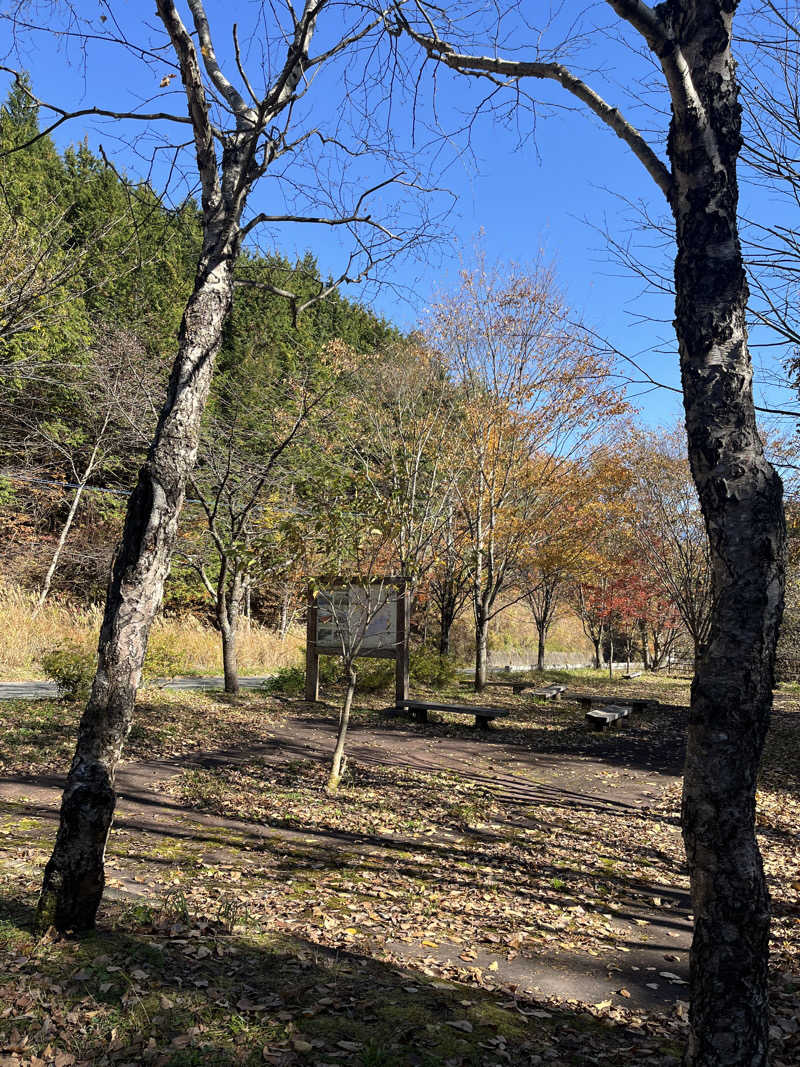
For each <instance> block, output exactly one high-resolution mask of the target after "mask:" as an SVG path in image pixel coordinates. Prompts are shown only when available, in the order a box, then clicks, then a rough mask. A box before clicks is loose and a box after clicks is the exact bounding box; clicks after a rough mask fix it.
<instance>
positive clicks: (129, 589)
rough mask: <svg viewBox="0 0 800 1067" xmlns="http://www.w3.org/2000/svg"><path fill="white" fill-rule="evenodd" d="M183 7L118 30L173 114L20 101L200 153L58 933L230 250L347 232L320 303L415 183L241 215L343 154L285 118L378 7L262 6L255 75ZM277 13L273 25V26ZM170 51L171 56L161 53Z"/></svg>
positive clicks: (60, 853)
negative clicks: (347, 251) (292, 232)
mask: <svg viewBox="0 0 800 1067" xmlns="http://www.w3.org/2000/svg"><path fill="white" fill-rule="evenodd" d="M186 8H187V9H188V16H189V23H188V24H187V23H186V22H185V21H184V18H183V16H182V15H181V13H180V11H179V5H178V3H175V2H173V0H156V12H157V15H158V18H159V20H160V22H161V24H162V25H163V29H164V31H165V33H166V39H164V37H163V35H162V36H161V37H160V38H159V39H157V40H156V41H155V42H153V44H152V46H150V45H148V47H141V46H138V45H136V44H135V43H133V42H131V41H129V40H128V39H126V38H125V37H124V35H123V38H122V40H121V42H120V43H121V44H122V46H123V47H125V48H127V49H128V50H129V51H131V52H133V53H134V54H136V55H137V56H140V57H141V61H142V63H144V64H150V65H154V64H155V65H156V67H158V66H159V65H160V66H161V68H162V69H163V66H164V64H170V66H169V67H168V69H167V72H166V73H164V76H163V77H162V79H161V83H160V85H161V87H162V88H164V89H166V90H169V86H170V83H171V81H172V80H173V78H175V77H176V76H178V75H179V77H180V82H181V84H182V86H183V92H182V95H183V97H184V106H185V111H184V112H183V113H172V112H169V111H166V110H162V109H161V108H156V110H153V111H150V112H148V111H146V110H145V109H144V108H142V107H141V106H137V107H134V108H133V109H132V110H127V111H126V110H114V109H113V108H108V107H98V106H94V105H92V106H87V107H85V108H80V109H76V110H73V111H68V110H67V109H65V108H64V107H63V106H62V105H61V103H55V102H47V101H44V100H39V99H35V100H33V98H32V102H33V103H35V104H36V105H37V106H38V107H39V109H40V111H41V112H42V113H43V114H44V113H47V114H49V115H50V116H51V118H52V121H51V122H50V125H49V126H48V127H47V129H46V130H45V131H43V133H49V132H52V130H53V129H55V128H57V127H59V126H60V125H62V124H63V123H64V122H67V121H69V120H71V119H72V120H74V119H78V118H82V117H83V118H89V117H106V118H112V119H115V120H117V121H118V122H130V123H134V122H142V123H145V124H146V126H147V130H148V132H149V131H151V130H155V129H161V128H163V127H165V126H168V127H170V128H172V129H177V130H180V131H181V132H182V133H185V134H187V135H188V137H189V138H190V139H191V144H192V147H193V149H194V154H195V158H196V168H197V170H196V173H197V176H198V179H199V189H200V214H201V221H202V245H201V249H200V253H199V257H198V261H197V270H196V274H195V280H194V287H193V291H192V293H191V295H190V296H189V299H188V302H187V304H186V308H185V310H184V313H183V318H182V321H181V326H180V331H179V337H178V347H177V353H176V356H175V360H174V363H173V367H172V373H171V376H170V381H169V386H168V390H167V396H166V399H165V401H164V405H163V407H162V409H161V413H160V416H159V419H158V423H157V427H156V430H155V434H154V437H153V440H152V443H151V445H150V448H149V451H148V455H147V459H146V461H145V463H144V465H143V466H142V468H141V470H140V471H139V475H138V479H137V482H136V485H135V488H134V490H133V492H132V494H131V496H130V498H129V503H128V509H127V514H126V519H125V525H124V530H123V534H122V540H121V542H120V545H119V548H118V550H117V553H116V556H115V560H114V565H113V571H112V576H111V579H110V583H109V587H108V593H107V598H106V605H105V611H104V616H103V622H102V626H101V631H100V639H99V645H98V662H97V672H96V674H95V678H94V682H93V685H92V691H91V696H90V698H89V702H88V704H87V707H86V710H85V712H84V714H83V717H82V719H81V723H80V727H79V731H78V742H77V747H76V751H75V756H74V758H73V761H72V766H71V768H70V772H69V776H68V779H67V784H66V788H65V791H64V795H63V799H62V805H61V815H60V823H59V829H58V835H57V839H56V843H55V848H54V851H53V854H52V856H51V858H50V860H49V862H48V863H47V866H46V868H45V873H44V882H43V887H42V892H41V896H40V900H39V906H38V913H37V925H38V927H39V928H47V927H48V926H50V925H55V926H56V927H57V928H58V929H59V930H66V929H72V930H85V929H88V928H91V927H92V926H93V925H94V923H95V917H96V913H97V908H98V906H99V904H100V900H101V897H102V893H103V887H104V881H105V879H104V853H105V846H106V840H107V837H108V833H109V829H110V826H111V820H112V816H113V812H114V806H115V802H116V795H115V791H114V775H115V771H116V767H117V765H118V762H119V759H120V756H121V753H122V749H123V745H124V743H125V739H126V737H127V735H128V733H129V731H130V728H131V724H132V715H133V706H134V701H135V697H136V690H137V687H138V685H139V682H140V679H141V671H142V664H143V661H144V656H145V652H146V648H147V639H148V634H149V630H150V626H151V624H152V621H153V618H154V616H155V613H156V611H157V610H158V607H159V605H160V603H161V600H162V595H163V587H164V581H165V578H166V576H167V572H168V569H169V565H170V559H171V556H172V551H173V548H174V543H175V538H176V532H177V525H178V516H179V514H180V511H181V507H182V505H183V501H184V496H185V489H186V483H187V479H188V477H189V475H190V473H191V470H192V468H193V466H194V461H195V455H196V450H197V444H198V434H199V429H200V420H201V416H202V413H203V409H204V406H205V402H206V399H207V396H208V391H209V386H210V383H211V377H212V373H213V368H214V361H215V357H216V355H217V353H218V351H219V348H220V343H221V340H222V330H223V326H224V323H225V321H226V318H227V316H228V314H229V311H230V308H231V303H232V300H233V292H234V281H235V278H234V273H235V265H236V261H237V258H238V256H239V252H240V250H241V247H242V243H243V242H244V241H245V240H246V239H247V238H248V237H249V236H250V235H251V234H252V233H253V231H254V230H255V229H256V227H260V226H265V227H270V226H274V225H276V224H277V223H278V222H280V221H281V220H287V219H290V220H291V221H292V222H294V223H296V224H298V225H302V224H320V225H327V226H330V227H337V228H339V227H341V228H342V230H343V231H346V230H350V231H351V232H352V234H353V237H354V238H355V240H356V249H357V252H356V253H354V254H353V256H352V257H351V258H350V261H349V263H348V264H347V266H346V267H345V268H344V270H343V271H342V272H341V275H340V276H339V277H338V278H333V279H332V280H331V282H330V283H326V284H325V285H320V287H319V292H318V293H317V294H316V295H315V299H321V298H323V297H324V296H325V294H326V292H329V291H330V290H331V287H332V286H335V284H336V283H337V281H338V282H341V281H344V280H346V279H352V278H353V277H358V276H361V275H363V272H364V271H366V270H368V269H370V268H372V267H374V265H375V263H376V261H379V260H380V259H382V258H385V257H386V256H388V255H389V254H391V252H392V251H393V250H394V249H395V248H396V247H397V245H398V244H399V243H400V242H399V241H398V239H397V238H398V235H397V234H395V233H394V232H393V231H392V230H390V229H389V228H388V227H387V226H386V225H385V224H383V223H381V222H379V221H378V220H377V219H375V218H373V216H372V210H373V207H372V205H373V201H374V199H375V198H376V197H377V196H378V195H379V194H382V195H383V194H386V190H387V188H388V187H389V186H391V185H392V184H400V183H401V182H402V183H403V185H404V187H406V188H407V187H409V186H411V185H413V176H410V175H408V174H407V173H404V174H402V175H401V174H400V173H399V172H398V171H393V172H390V173H388V174H387V176H386V177H385V178H384V179H383V180H381V181H380V182H379V183H378V184H377V186H375V187H372V188H362V189H361V191H360V193H355V194H353V193H352V190H351V189H350V187H348V186H346V185H345V183H344V182H343V181H342V182H340V183H339V184H338V186H336V189H335V190H332V188H331V187H330V185H329V184H327V183H323V182H321V181H320V176H319V175H318V184H317V186H316V189H314V188H312V189H311V193H313V192H315V191H316V192H318V193H319V195H318V197H317V204H318V205H319V204H321V203H324V202H325V201H326V199H327V201H328V203H330V202H331V198H332V196H333V195H334V193H336V192H339V191H340V192H342V201H343V202H342V203H341V204H340V207H341V210H340V211H338V212H337V211H331V212H327V211H325V210H319V209H318V210H313V209H311V208H309V209H306V210H301V209H300V208H299V207H298V206H297V205H299V204H301V203H305V204H307V205H310V202H311V199H313V197H312V196H311V194H309V195H305V194H306V193H307V191H308V187H307V186H306V187H305V189H304V187H303V185H302V183H301V182H299V181H298V182H297V183H296V184H295V185H294V186H293V188H292V195H291V196H289V195H288V193H287V195H286V196H280V195H278V199H279V200H280V205H279V207H278V208H277V210H275V209H273V210H270V209H267V210H258V211H256V212H252V211H251V212H250V213H249V216H247V215H246V210H247V207H248V200H249V197H250V195H251V192H252V191H253V189H254V187H255V186H256V185H257V183H258V182H259V181H260V180H261V179H262V178H264V176H265V175H267V174H268V173H269V174H270V175H271V176H274V177H275V178H276V180H277V179H279V178H282V177H285V176H286V175H287V174H289V173H291V167H290V166H289V164H290V162H294V161H296V160H298V159H299V160H305V159H308V158H314V153H315V146H316V148H319V146H320V145H321V146H323V148H324V147H325V146H326V145H330V144H331V143H335V144H337V145H338V146H339V147H340V148H342V151H343V155H345V156H346V155H347V149H348V148H349V147H350V146H347V145H342V143H341V137H342V136H344V130H343V128H340V129H337V130H334V131H333V134H332V135H331V136H330V137H329V138H326V136H325V134H324V133H323V132H322V131H321V130H320V129H319V128H318V127H317V126H315V124H314V123H313V121H310V120H309V115H308V114H305V115H303V121H302V123H301V124H300V125H299V126H296V125H295V124H296V123H298V122H299V116H300V115H301V114H302V108H301V107H300V101H301V100H304V99H305V98H306V97H307V95H308V94H310V93H311V92H312V91H313V90H314V88H315V82H316V81H317V80H318V79H319V76H320V72H321V71H323V70H324V69H325V68H327V67H328V66H330V65H331V64H333V63H334V62H336V61H337V60H338V59H342V61H343V64H344V66H343V68H341V73H340V79H339V84H341V85H342V86H343V88H344V91H345V93H346V94H347V95H346V100H345V106H349V103H350V100H351V99H352V98H353V96H354V89H353V78H354V77H355V74H354V71H353V70H351V69H349V68H350V66H352V65H353V64H360V65H361V69H362V71H363V70H364V64H365V63H366V62H367V61H368V60H374V61H376V62H379V60H378V58H377V52H376V49H378V45H379V39H380V38H381V37H382V34H383V26H382V23H381V20H380V17H379V16H371V15H369V14H368V13H366V12H365V10H364V9H363V8H358V7H355V6H353V7H349V6H342V5H337V4H335V3H334V2H333V0H305V3H304V4H303V6H302V9H300V10H295V9H294V8H293V7H292V5H291V4H287V5H286V6H285V7H284V8H281V9H280V11H281V12H282V15H279V14H278V11H279V9H277V8H274V7H270V6H268V5H264V6H263V8H262V9H261V18H262V22H261V23H260V24H259V30H258V31H257V32H259V33H260V34H261V35H262V39H261V41H260V49H261V54H262V56H263V61H262V63H261V64H260V67H259V68H258V69H255V70H251V71H250V72H248V71H246V70H245V67H244V59H243V50H242V48H241V47H240V41H239V36H238V31H237V28H236V26H234V27H233V31H232V45H231V46H230V48H228V49H227V54H228V59H227V60H226V59H224V58H223V59H220V58H219V56H220V55H222V53H220V52H218V45H219V43H220V42H219V40H218V39H215V38H214V36H212V30H211V26H210V24H209V20H208V17H207V14H206V10H205V6H204V4H203V3H202V0H186ZM69 10H70V15H71V17H72V18H73V20H76V21H74V25H75V27H77V28H75V29H73V28H72V27H71V33H74V34H77V35H79V36H81V35H83V37H84V40H85V41H86V42H87V43H88V42H89V41H90V40H91V39H96V38H97V34H96V32H95V27H94V26H92V28H91V36H90V34H89V31H86V30H85V29H84V26H83V23H81V22H80V20H79V18H78V15H77V14H76V13H75V12H74V11H72V9H69ZM281 17H282V18H283V19H284V22H285V24H281V22H280V18H281ZM318 31H319V32H318ZM101 32H106V33H107V36H108V38H109V40H110V41H114V40H116V41H120V36H119V29H118V24H117V22H116V20H115V22H114V26H113V29H112V30H111V31H101ZM254 32H256V31H254ZM376 34H377V35H378V39H377V40H376ZM318 37H319V39H321V40H322V41H323V42H324V43H323V44H322V45H321V47H320V49H319V51H318V52H317V53H316V54H312V41H315V40H316V39H317V38H318ZM256 51H257V49H256ZM170 54H171V56H172V59H171V60H169V59H168V58H166V57H167V56H169V55H170ZM348 61H349V62H348ZM4 69H6V70H7V69H8V68H4ZM18 77H19V75H18ZM363 77H366V74H363ZM237 83H238V87H237ZM20 84H21V85H22V82H21V80H20ZM331 84H337V83H336V82H334V81H333V80H332V79H331V80H329V82H328V83H327V86H326V89H325V91H326V92H330V87H331ZM23 90H24V85H23ZM31 97H32V93H31ZM337 134H338V135H339V136H338V138H337V136H336V135H337ZM367 136H368V135H367V134H366V133H365V135H364V136H362V138H361V140H360V141H359V142H357V147H356V148H350V151H351V152H352V154H353V155H354V156H358V155H359V154H360V153H363V152H365V151H367V150H368V143H367ZM167 143H169V142H167ZM171 144H172V152H173V156H178V155H179V154H180V147H181V141H180V140H178V141H177V142H175V141H173V142H171ZM15 147H16V149H17V150H21V148H22V146H15ZM401 170H402V168H401ZM273 195H275V194H273ZM348 197H349V199H348ZM287 202H288V203H289V209H288V210H287V206H286V205H287ZM275 288H278V287H275ZM284 295H285V296H286V297H287V299H289V300H290V301H292V302H293V307H294V311H295V312H296V313H299V312H300V311H302V310H303V304H304V303H305V301H303V302H301V301H300V300H298V298H297V294H295V293H293V292H291V291H289V290H287V291H285V293H284Z"/></svg>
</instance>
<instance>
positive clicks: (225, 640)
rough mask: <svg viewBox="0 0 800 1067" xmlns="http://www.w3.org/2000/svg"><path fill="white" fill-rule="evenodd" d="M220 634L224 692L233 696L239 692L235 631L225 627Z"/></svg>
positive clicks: (228, 626) (227, 626)
mask: <svg viewBox="0 0 800 1067" xmlns="http://www.w3.org/2000/svg"><path fill="white" fill-rule="evenodd" d="M221 633H222V670H223V674H224V676H225V692H226V693H232V694H233V695H234V696H235V695H236V694H237V693H238V692H239V667H238V664H237V659H236V654H237V641H236V638H237V634H236V629H235V628H233V627H231V626H230V625H226V626H225V628H224V629H223V630H222V631H221Z"/></svg>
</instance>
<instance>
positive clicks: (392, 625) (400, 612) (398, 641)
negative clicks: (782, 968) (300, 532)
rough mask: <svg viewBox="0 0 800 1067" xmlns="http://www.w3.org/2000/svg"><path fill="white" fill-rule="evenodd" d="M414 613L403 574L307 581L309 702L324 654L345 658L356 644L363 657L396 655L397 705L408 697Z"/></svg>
mask: <svg viewBox="0 0 800 1067" xmlns="http://www.w3.org/2000/svg"><path fill="white" fill-rule="evenodd" d="M410 614H411V613H410V602H409V590H408V583H407V581H406V580H405V579H404V578H375V579H370V580H369V581H365V582H362V583H359V582H352V581H348V580H346V579H336V580H335V581H331V582H327V583H319V584H317V583H313V582H312V583H309V586H308V611H307V614H306V690H305V698H306V700H308V701H309V702H312V703H313V702H316V701H318V700H319V657H320V655H329V656H341V655H342V654H343V652H344V650H345V648H346V647H355V648H356V652H355V655H356V656H359V657H370V658H377V659H393V660H394V661H395V700H396V702H397V703H398V704H400V703H402V702H403V701H404V700H408V650H409V642H408V631H409V621H410ZM350 643H352V644H350Z"/></svg>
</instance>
